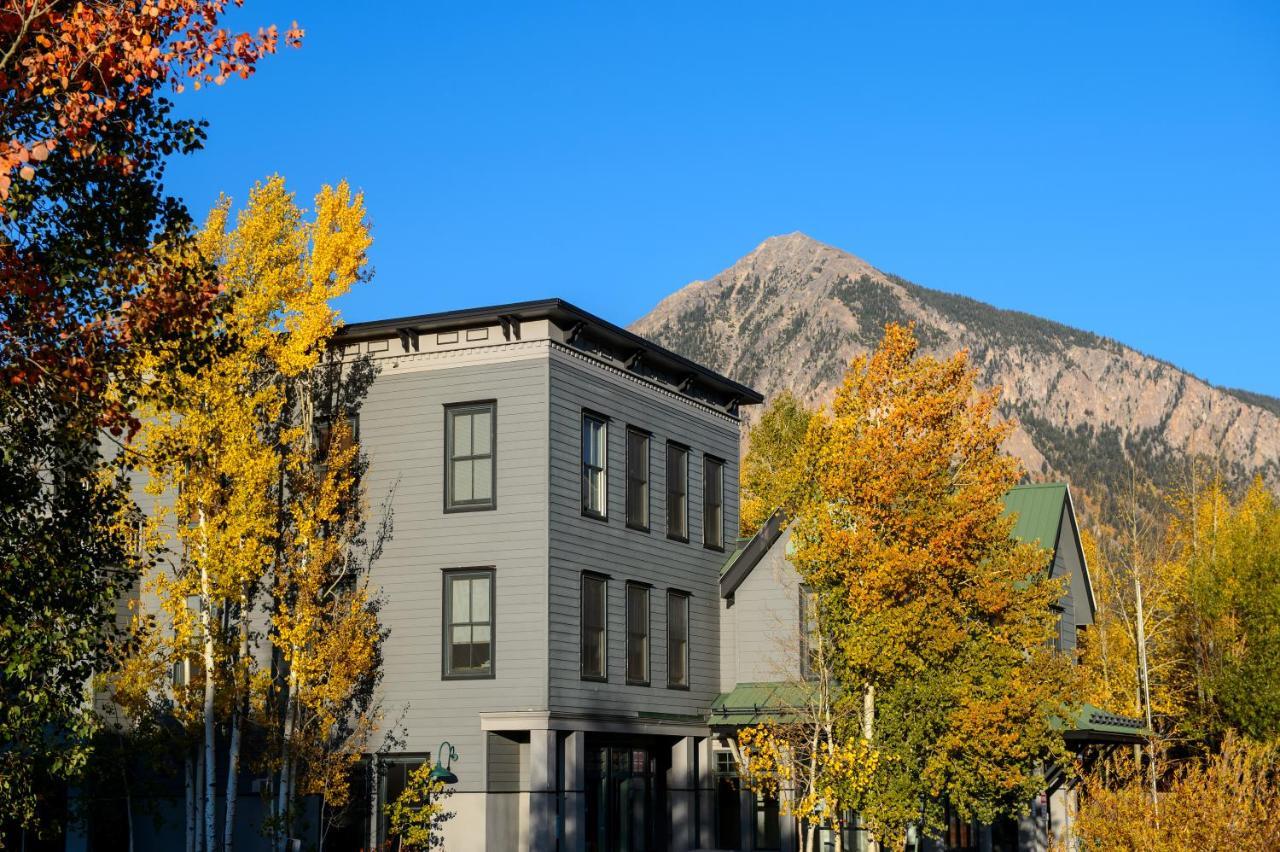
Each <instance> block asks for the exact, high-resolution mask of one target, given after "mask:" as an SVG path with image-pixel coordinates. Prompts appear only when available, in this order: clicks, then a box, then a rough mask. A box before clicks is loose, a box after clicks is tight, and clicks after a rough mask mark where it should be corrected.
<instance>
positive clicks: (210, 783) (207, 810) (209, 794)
mask: <svg viewBox="0 0 1280 852" xmlns="http://www.w3.org/2000/svg"><path fill="white" fill-rule="evenodd" d="M200 596H201V598H203V600H202V602H201V603H202V604H203V605H202V606H201V608H200V626H201V629H202V630H203V632H204V707H203V712H204V832H203V834H204V848H205V850H206V852H214V849H216V847H215V846H214V842H215V840H214V837H215V822H216V821H217V818H216V816H215V814H216V811H217V805H218V798H217V794H216V793H217V771H218V757H217V754H216V753H215V742H214V725H213V721H214V720H213V715H214V670H213V625H212V624H211V623H210V612H209V609H210V607H211V605H212V601H211V600H210V598H211V593H210V587H209V568H208V564H207V562H206V561H205V560H203V559H202V560H201V561H200Z"/></svg>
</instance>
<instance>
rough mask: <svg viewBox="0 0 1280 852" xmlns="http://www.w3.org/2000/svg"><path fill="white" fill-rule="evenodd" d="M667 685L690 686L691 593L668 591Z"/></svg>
mask: <svg viewBox="0 0 1280 852" xmlns="http://www.w3.org/2000/svg"><path fill="white" fill-rule="evenodd" d="M667 686H668V687H671V688H673V689H688V688H689V595H688V593H687V592H677V591H675V590H674V589H672V590H670V591H668V592H667Z"/></svg>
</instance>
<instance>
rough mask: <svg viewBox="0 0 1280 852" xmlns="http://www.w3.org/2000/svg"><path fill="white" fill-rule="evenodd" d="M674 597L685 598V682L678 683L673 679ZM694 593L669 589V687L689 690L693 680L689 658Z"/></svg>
mask: <svg viewBox="0 0 1280 852" xmlns="http://www.w3.org/2000/svg"><path fill="white" fill-rule="evenodd" d="M673 598H680V599H682V600H684V681H685V682H684V683H676V682H674V681H672V680H671V601H672V599H673ZM692 602H693V595H691V594H689V593H688V592H686V591H683V590H681V589H667V689H680V690H685V691H687V690H688V689H689V684H690V683H691V682H692V680H693V677H692V673H691V672H690V671H689V658H690V657H691V656H692V654H691V653H690V651H692V648H691V647H690V646H691V644H692V639H691V638H690V637H691V634H692V633H693V631H692V629H691V625H690V624H689V622H690V621H691V614H692V612H693V606H692Z"/></svg>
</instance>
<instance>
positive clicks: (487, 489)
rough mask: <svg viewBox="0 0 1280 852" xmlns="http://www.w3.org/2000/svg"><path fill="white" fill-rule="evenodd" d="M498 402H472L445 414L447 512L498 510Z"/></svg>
mask: <svg viewBox="0 0 1280 852" xmlns="http://www.w3.org/2000/svg"><path fill="white" fill-rule="evenodd" d="M497 407H498V404H497V403H496V402H492V401H490V402H469V403H464V404H461V405H450V406H446V407H445V410H444V436H445V472H444V509H445V511H446V512H466V511H475V510H478V509H492V508H495V507H496V506H497V495H496V493H495V492H496V491H497V468H496V467H495V466H494V444H495V443H496V440H497Z"/></svg>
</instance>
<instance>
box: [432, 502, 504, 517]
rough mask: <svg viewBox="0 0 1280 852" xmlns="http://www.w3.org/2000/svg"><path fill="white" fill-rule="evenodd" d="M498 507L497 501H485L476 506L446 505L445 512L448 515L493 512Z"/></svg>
mask: <svg viewBox="0 0 1280 852" xmlns="http://www.w3.org/2000/svg"><path fill="white" fill-rule="evenodd" d="M497 508H498V504H497V502H496V501H495V502H493V503H485V504H483V505H476V506H448V505H446V506H445V507H444V513H445V514H446V515H459V514H462V513H463V512H492V511H493V510H494V509H497Z"/></svg>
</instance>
